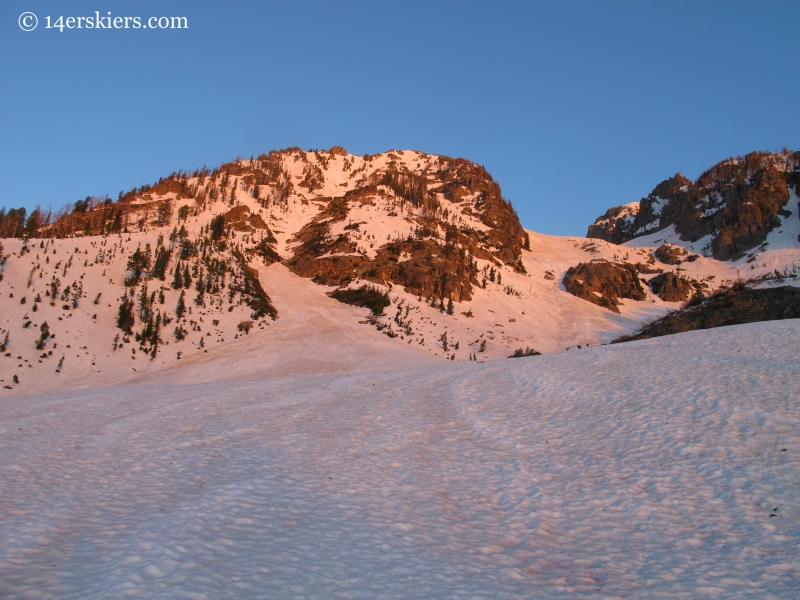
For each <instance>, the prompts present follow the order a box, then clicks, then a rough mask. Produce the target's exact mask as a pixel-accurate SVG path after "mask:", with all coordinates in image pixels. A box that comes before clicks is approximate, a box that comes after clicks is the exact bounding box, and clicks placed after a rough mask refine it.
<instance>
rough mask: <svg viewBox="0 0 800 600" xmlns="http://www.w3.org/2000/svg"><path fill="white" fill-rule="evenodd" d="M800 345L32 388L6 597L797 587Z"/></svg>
mask: <svg viewBox="0 0 800 600" xmlns="http://www.w3.org/2000/svg"><path fill="white" fill-rule="evenodd" d="M798 339H800V321H798V320H789V321H782V322H770V323H758V324H752V325H744V326H736V327H727V328H721V329H716V330H708V331H697V332H691V333H688V334H683V335H677V336H669V337H666V338H658V339H651V340H645V341H642V342H634V343H628V344H621V345H615V346H604V347H593V348H583V349H573V350H570V351H569V352H560V353H555V354H550V355H544V356H536V357H530V358H523V359H517V360H505V361H492V362H489V363H485V364H480V363H474V362H466V361H464V362H452V363H451V362H439V363H438V364H437V365H435V366H426V367H417V368H412V369H402V370H395V371H373V372H361V373H351V374H347V373H339V374H336V373H328V374H322V375H301V376H294V377H288V376H283V377H280V378H275V379H262V380H251V381H244V380H240V381H235V380H234V381H231V380H228V381H220V380H221V379H224V377H223V375H224V373H223V372H222V371H224V369H226V368H227V367H226V366H225V363H224V362H221V363H219V364H218V365H217V367H215V363H213V362H212V363H209V364H208V365H206V371H207V372H208V373H210V375H209V378H210V379H214V378H215V377H216V379H217V382H213V381H212V382H209V383H203V384H198V383H194V384H189V383H187V384H176V383H174V382H172V381H171V380H170V377H168V376H167V375H170V373H166V374H165V375H164V376H163V377H162V380H160V381H159V380H158V379H157V374H153V375H152V377H153V379H152V382H151V383H150V384H147V385H122V386H117V387H109V388H98V389H91V390H83V391H73V392H61V393H57V394H51V395H46V396H32V397H23V398H7V399H5V400H4V401H3V402H2V403H0V456H2V457H3V460H2V461H1V462H0V507H2V508H1V509H0V539H2V540H3V543H2V546H0V596H2V597H11V598H21V597H25V598H125V597H131V598H149V597H159V598H228V597H236V598H242V597H269V598H531V597H537V596H538V597H552V596H560V595H561V594H562V593H568V594H570V595H572V596H579V597H580V596H583V595H586V596H592V597H628V598H633V597H635V598H645V597H651V598H698V597H725V598H753V597H759V598H767V597H770V598H796V597H797V596H798V593H799V592H798V589H799V588H800V583H799V582H800V557H798V541H800V469H798V462H797V455H798V453H799V452H800V407H799V406H798V403H797V399H798V398H800V377H798V376H799V375H800V361H798V351H797V340H798ZM215 368H217V369H219V371H218V372H216V374H215V377H214V376H213V375H214V373H213V370H214V369H215Z"/></svg>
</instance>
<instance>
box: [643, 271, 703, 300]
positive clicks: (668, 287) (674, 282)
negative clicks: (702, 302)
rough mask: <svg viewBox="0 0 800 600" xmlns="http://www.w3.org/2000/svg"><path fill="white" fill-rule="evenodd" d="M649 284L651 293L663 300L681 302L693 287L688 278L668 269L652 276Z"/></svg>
mask: <svg viewBox="0 0 800 600" xmlns="http://www.w3.org/2000/svg"><path fill="white" fill-rule="evenodd" d="M649 284H650V289H651V290H653V293H654V294H656V295H657V296H658V297H659V298H661V299H662V300H663V301H664V302H682V301H683V300H686V299H687V298H688V297H689V296H690V295H691V293H692V290H693V289H694V288H693V287H692V284H691V282H690V281H689V280H688V279H686V278H685V277H680V276H678V275H676V274H675V273H672V272H669V271H668V272H666V273H662V274H661V275H657V276H656V277H653V278H652V279H651V280H650V281H649Z"/></svg>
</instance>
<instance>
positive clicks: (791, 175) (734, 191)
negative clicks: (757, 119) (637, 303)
mask: <svg viewBox="0 0 800 600" xmlns="http://www.w3.org/2000/svg"><path fill="white" fill-rule="evenodd" d="M798 185H800V152H791V151H788V150H786V151H783V152H780V153H775V154H772V153H769V152H753V153H751V154H747V155H746V156H743V157H737V158H729V159H727V160H724V161H722V162H720V163H718V164H717V165H715V166H714V167H712V168H711V169H709V170H708V171H706V172H705V173H703V174H702V175H701V176H700V177H699V178H698V179H697V181H695V182H692V181H690V180H689V179H687V178H686V177H684V176H683V175H681V174H680V173H678V174H676V175H675V176H674V177H671V178H669V179H667V180H665V181H663V182H661V183H660V184H658V185H657V186H656V187H655V189H654V190H653V191H652V192H651V193H650V195H649V196H647V198H642V200H640V201H639V202H638V203H632V204H627V205H625V206H619V207H615V208H611V209H609V210H608V211H607V212H606V214H605V215H603V216H602V217H599V218H598V219H597V220H596V221H595V222H594V223H593V224H592V225H590V226H589V230H588V232H587V234H586V235H587V237H593V238H601V239H604V240H607V241H609V242H612V243H615V244H621V243H624V242H627V241H629V240H631V239H633V238H636V237H639V236H642V235H647V234H649V233H653V232H656V231H660V230H662V229H665V228H667V227H669V226H670V225H672V226H674V227H675V231H676V232H677V233H678V234H679V235H680V238H681V239H682V240H684V241H689V242H696V241H698V240H700V239H701V238H704V237H706V236H711V237H710V242H709V244H708V245H707V247H706V248H705V249H704V252H706V254H708V255H710V256H713V257H714V258H716V259H717V260H730V259H733V258H737V257H739V256H742V255H743V254H744V253H745V252H747V251H748V250H751V249H752V248H755V247H756V246H758V245H759V244H761V243H763V242H764V240H765V239H766V237H767V234H768V233H769V232H770V231H772V230H773V229H774V228H775V227H777V226H778V225H780V223H781V219H780V218H781V217H788V216H789V212H788V211H786V209H785V206H786V203H787V202H788V200H789V189H790V188H795V189H796V188H797V186H798Z"/></svg>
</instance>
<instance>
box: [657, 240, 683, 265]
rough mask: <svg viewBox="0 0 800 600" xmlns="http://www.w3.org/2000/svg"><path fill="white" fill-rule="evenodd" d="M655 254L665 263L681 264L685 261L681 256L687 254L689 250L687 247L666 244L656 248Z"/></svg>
mask: <svg viewBox="0 0 800 600" xmlns="http://www.w3.org/2000/svg"><path fill="white" fill-rule="evenodd" d="M653 254H655V257H656V258H657V259H658V260H660V261H661V262H662V263H664V264H665V265H679V264H681V263H682V262H683V260H682V259H681V257H682V256H686V255H687V254H688V252H687V251H686V248H681V247H680V246H675V245H673V244H664V245H662V246H659V247H658V248H656V251H655V252H654V253H653Z"/></svg>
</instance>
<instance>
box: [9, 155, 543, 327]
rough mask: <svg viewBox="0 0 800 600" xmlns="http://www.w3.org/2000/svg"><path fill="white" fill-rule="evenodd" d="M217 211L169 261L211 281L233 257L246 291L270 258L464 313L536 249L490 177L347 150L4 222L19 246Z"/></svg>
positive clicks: (471, 166) (440, 163) (456, 162)
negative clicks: (488, 284)
mask: <svg viewBox="0 0 800 600" xmlns="http://www.w3.org/2000/svg"><path fill="white" fill-rule="evenodd" d="M176 211H177V215H174V212H176ZM209 212H210V213H211V214H210V215H209V217H208V219H210V222H209V223H208V224H207V225H205V227H204V228H202V229H201V232H200V234H198V235H196V236H195V237H194V239H190V237H191V236H183V237H178V238H176V233H175V232H173V235H172V240H171V241H172V242H173V243H174V244H176V245H175V252H176V256H175V257H172V254H171V253H172V251H173V246H170V249H169V251H170V257H168V258H166V260H167V261H170V260H172V261H175V260H177V261H184V262H186V261H190V262H192V261H194V262H199V263H200V264H198V265H194V267H196V268H195V270H197V268H200V269H203V270H204V272H206V273H210V272H214V267H213V266H210V265H206V264H205V262H206V261H208V260H211V257H212V255H214V253H222V254H225V255H226V256H227V259H226V263H225V264H228V265H230V268H232V269H235V270H236V271H237V274H238V276H239V278H240V279H242V280H244V281H245V282H246V281H248V279H247V277H246V273H247V271H246V269H245V268H246V267H247V263H248V262H249V261H250V260H255V259H258V258H260V259H261V260H263V262H264V263H266V264H270V263H273V262H278V261H283V262H284V263H285V264H286V265H287V266H288V267H289V268H290V269H291V270H292V271H294V272H295V273H296V274H298V275H300V276H302V277H308V278H312V279H313V280H314V281H315V282H317V283H321V284H326V285H333V286H340V287H343V286H347V285H348V284H349V283H350V282H352V281H354V280H365V281H369V282H373V283H377V284H383V285H386V284H397V285H401V286H403V287H404V288H405V289H406V290H407V291H409V292H410V293H414V294H418V295H421V296H425V297H426V298H437V299H448V300H452V301H455V302H459V301H466V300H469V299H470V298H471V297H472V291H473V285H475V284H478V285H479V284H480V283H479V279H480V277H481V276H482V272H481V270H480V269H479V267H478V262H477V261H478V260H482V261H484V267H485V268H488V267H486V261H489V263H491V264H494V265H496V266H500V265H501V264H504V265H507V266H508V267H510V268H512V269H514V270H515V271H517V272H521V273H524V271H525V268H524V266H523V264H522V260H521V252H522V249H523V248H528V247H529V241H528V236H527V234H526V233H525V231H524V230H523V228H522V226H521V224H520V222H519V219H518V217H517V214H516V212H515V211H514V209H513V208H512V206H511V203H510V202H508V201H507V200H505V199H504V198H503V196H502V193H501V190H500V186H499V185H498V184H497V183H496V182H495V181H494V180H493V179H492V177H491V176H490V175H489V173H488V172H487V171H486V170H485V169H484V168H483V167H481V166H480V165H477V164H475V163H472V162H470V161H468V160H465V159H460V158H448V157H444V156H435V155H427V154H424V153H421V152H411V151H405V152H404V151H401V150H396V151H390V152H387V153H384V154H379V155H365V156H356V155H351V154H348V153H347V152H346V151H345V150H344V149H342V148H340V147H333V148H331V149H330V150H329V151H309V152H306V151H303V150H301V149H299V148H288V149H285V150H281V151H272V152H270V153H269V154H262V155H261V156H259V157H257V158H250V159H238V160H236V161H234V162H231V163H227V164H224V165H222V166H220V167H218V168H215V169H213V170H209V169H207V168H203V169H198V170H196V171H194V172H191V173H189V172H178V173H173V174H172V175H170V176H169V177H167V178H165V179H161V180H159V182H158V183H156V184H154V185H145V186H142V187H140V188H135V189H133V190H131V191H129V192H127V193H122V192H120V194H119V198H118V199H117V200H116V201H112V200H110V199H109V198H107V197H104V198H87V199H86V200H83V201H79V202H76V203H75V204H74V205H71V206H67V207H66V208H65V209H63V210H62V211H60V212H59V213H57V214H44V213H43V212H42V211H41V210H38V209H37V210H36V211H34V213H33V214H31V215H30V216H29V217H27V219H26V218H25V215H24V214H23V215H22V217H21V218H20V215H19V214H17V212H16V211H11V212H9V213H8V214H7V215H5V216H4V218H6V220H7V221H9V222H8V223H7V224H6V225H7V226H6V229H9V234H10V235H15V234H19V235H26V236H28V237H59V238H60V237H70V236H98V235H110V234H124V233H129V232H132V231H134V232H135V231H144V230H147V229H148V228H154V227H167V226H170V227H171V226H172V225H173V224H174V222H175V221H174V217H175V216H177V220H178V222H179V223H180V222H181V221H183V220H185V219H186V218H187V216H189V215H192V216H195V217H198V216H201V215H202V214H203V213H209ZM270 219H272V221H271V222H270V223H269V224H268V223H267V221H270ZM11 221H13V223H12V222H11ZM277 227H280V230H278V229H277ZM11 230H13V231H11ZM273 230H274V231H273ZM276 233H277V234H278V235H277V237H276ZM231 234H233V235H234V236H235V235H236V234H239V235H238V238H237V239H236V243H235V247H234V246H230V247H229V246H228V245H226V239H227V240H228V242H230V239H228V236H229V235H231ZM161 252H162V254H163V252H164V250H163V249H162V250H161ZM181 257H184V258H181ZM153 259H154V260H155V255H154V256H153ZM164 259H165V256H162V258H161V260H162V263H163V261H164ZM214 259H215V260H222V259H221V258H220V257H219V256H216V255H215V258H214ZM163 268H164V265H163V264H161V266H160V267H159V268H158V270H159V272H158V273H157V274H156V275H157V276H159V278H162V277H163V273H162V271H163ZM485 268H484V270H485ZM170 269H171V271H172V272H173V273H174V270H175V265H172V266H171V267H170ZM211 287H213V285H212V286H211ZM257 312H259V313H262V314H263V313H264V312H265V311H264V310H259V311H257ZM266 313H267V314H269V311H266Z"/></svg>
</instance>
